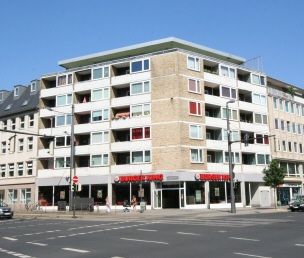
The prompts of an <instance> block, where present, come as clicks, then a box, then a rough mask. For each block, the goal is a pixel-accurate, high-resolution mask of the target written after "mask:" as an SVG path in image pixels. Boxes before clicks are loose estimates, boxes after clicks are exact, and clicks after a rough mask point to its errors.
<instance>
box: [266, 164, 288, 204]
mask: <svg viewBox="0 0 304 258" xmlns="http://www.w3.org/2000/svg"><path fill="white" fill-rule="evenodd" d="M263 174H264V177H263V180H264V182H265V185H267V186H270V187H272V188H273V190H274V191H273V194H274V203H275V204H274V205H275V208H277V187H278V185H280V184H283V182H284V177H285V174H286V171H285V170H284V169H283V168H281V167H280V166H279V163H278V161H276V160H272V161H271V162H270V163H269V165H268V167H267V168H264V170H263Z"/></svg>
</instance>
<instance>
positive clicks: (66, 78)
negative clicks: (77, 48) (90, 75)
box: [57, 73, 73, 86]
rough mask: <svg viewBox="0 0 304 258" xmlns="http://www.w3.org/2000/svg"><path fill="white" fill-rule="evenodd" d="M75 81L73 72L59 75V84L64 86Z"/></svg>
mask: <svg viewBox="0 0 304 258" xmlns="http://www.w3.org/2000/svg"><path fill="white" fill-rule="evenodd" d="M72 83H73V74H71V73H69V74H63V75H59V76H57V86H63V85H68V84H72Z"/></svg>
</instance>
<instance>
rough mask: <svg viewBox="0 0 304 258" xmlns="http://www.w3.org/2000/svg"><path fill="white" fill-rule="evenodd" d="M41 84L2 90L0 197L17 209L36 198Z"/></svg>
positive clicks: (0, 97) (0, 104)
mask: <svg viewBox="0 0 304 258" xmlns="http://www.w3.org/2000/svg"><path fill="white" fill-rule="evenodd" d="M39 87H40V86H39V80H33V81H32V82H31V84H30V85H29V86H22V85H17V86H15V87H14V90H13V91H5V90H1V91H0V129H1V131H0V148H1V149H0V201H4V202H6V203H8V204H9V205H12V206H13V207H15V208H16V209H19V208H24V204H25V203H27V202H34V201H35V181H36V167H37V166H36V161H37V146H38V143H37V137H36V136H35V134H37V133H38V104H39V91H40V89H39ZM10 131H16V132H20V133H13V132H10ZM23 133H25V134H23ZM31 134H32V135H31Z"/></svg>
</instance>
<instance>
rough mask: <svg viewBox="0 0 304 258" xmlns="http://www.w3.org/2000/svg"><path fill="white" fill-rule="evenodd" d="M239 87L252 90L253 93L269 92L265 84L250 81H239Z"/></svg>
mask: <svg viewBox="0 0 304 258" xmlns="http://www.w3.org/2000/svg"><path fill="white" fill-rule="evenodd" d="M238 88H239V89H242V90H247V91H251V92H253V93H259V94H264V95H266V94H267V89H266V87H265V86H259V85H254V84H251V83H248V82H243V81H238Z"/></svg>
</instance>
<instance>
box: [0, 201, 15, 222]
mask: <svg viewBox="0 0 304 258" xmlns="http://www.w3.org/2000/svg"><path fill="white" fill-rule="evenodd" d="M13 216H14V212H13V211H12V209H11V208H10V207H8V205H7V204H6V203H4V202H0V218H1V219H2V218H8V219H12V218H13Z"/></svg>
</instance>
